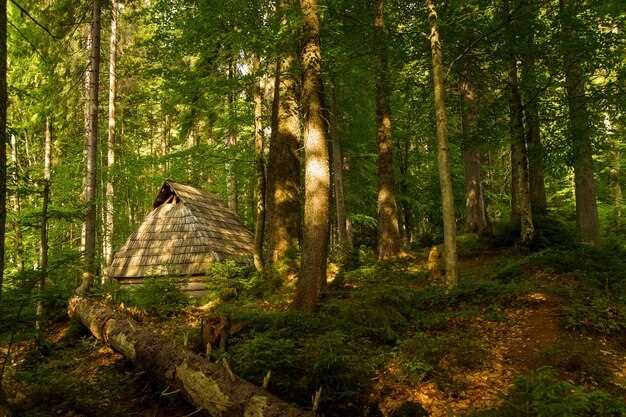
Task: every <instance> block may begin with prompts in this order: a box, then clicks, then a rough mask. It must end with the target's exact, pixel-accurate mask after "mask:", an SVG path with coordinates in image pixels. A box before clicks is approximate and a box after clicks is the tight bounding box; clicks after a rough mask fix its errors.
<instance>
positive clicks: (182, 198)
mask: <svg viewBox="0 0 626 417" xmlns="http://www.w3.org/2000/svg"><path fill="white" fill-rule="evenodd" d="M253 242H254V239H253V237H252V234H251V233H250V232H249V231H248V230H247V229H246V227H245V226H244V225H243V224H242V223H241V221H240V220H239V218H238V216H237V214H236V213H234V212H233V211H231V210H230V209H229V208H228V207H227V206H226V204H224V203H223V202H222V201H221V200H220V199H219V198H217V197H216V196H214V195H212V194H209V193H205V192H203V191H200V190H198V189H197V188H194V187H190V186H188V185H183V184H179V183H176V182H174V181H170V180H168V181H165V183H164V184H163V186H162V187H161V190H160V192H159V195H158V196H157V198H156V200H155V201H154V205H153V210H152V212H150V214H148V216H146V218H145V220H144V221H143V223H142V224H141V226H139V229H138V230H137V231H136V232H134V233H133V234H132V235H131V236H130V237H129V238H128V240H127V241H126V243H125V244H124V246H122V247H121V248H120V250H119V251H118V252H117V253H116V254H115V256H114V257H113V261H112V262H111V265H110V266H109V269H108V275H109V277H112V278H115V279H116V280H118V281H119V283H120V284H121V285H122V286H128V285H133V284H140V283H142V281H143V279H145V278H147V277H163V276H167V277H172V279H179V280H180V281H181V282H183V283H184V285H183V288H184V290H185V291H187V292H188V293H190V294H191V295H202V294H203V293H204V291H205V290H206V285H205V284H204V278H203V275H204V274H205V273H206V271H207V269H208V267H209V266H210V265H211V264H212V263H214V262H218V261H223V260H227V259H234V260H245V259H249V258H250V257H251V256H252V255H253V253H254V243H253Z"/></svg>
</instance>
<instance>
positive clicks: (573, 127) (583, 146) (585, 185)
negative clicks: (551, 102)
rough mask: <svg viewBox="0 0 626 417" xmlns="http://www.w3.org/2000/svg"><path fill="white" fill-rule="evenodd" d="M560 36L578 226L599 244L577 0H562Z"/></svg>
mask: <svg viewBox="0 0 626 417" xmlns="http://www.w3.org/2000/svg"><path fill="white" fill-rule="evenodd" d="M559 4H560V13H561V22H562V23H561V31H562V33H561V35H562V38H563V42H562V50H563V62H564V65H565V68H564V69H565V87H566V91H567V105H568V109H569V136H570V140H571V142H572V147H573V150H574V181H575V184H576V189H575V194H576V228H577V231H578V239H579V241H580V242H582V243H587V244H590V245H598V244H599V243H600V231H599V228H600V226H599V220H598V207H597V203H596V185H595V180H594V176H593V174H594V173H593V158H592V156H593V148H592V145H591V123H590V120H589V111H588V110H587V97H586V94H585V77H584V75H583V71H582V68H581V65H580V62H581V60H582V59H583V56H582V53H583V51H584V49H583V48H581V47H580V44H579V42H578V34H577V33H576V21H575V19H576V12H577V10H578V6H579V1H578V0H560V3H559Z"/></svg>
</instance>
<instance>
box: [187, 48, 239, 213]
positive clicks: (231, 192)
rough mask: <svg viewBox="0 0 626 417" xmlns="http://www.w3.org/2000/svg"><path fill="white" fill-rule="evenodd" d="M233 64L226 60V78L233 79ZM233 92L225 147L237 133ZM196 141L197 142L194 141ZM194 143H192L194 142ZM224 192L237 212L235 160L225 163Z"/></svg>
mask: <svg viewBox="0 0 626 417" xmlns="http://www.w3.org/2000/svg"><path fill="white" fill-rule="evenodd" d="M235 71H236V69H235V65H234V63H233V58H232V57H231V58H230V59H229V61H228V79H229V80H233V79H234V78H235ZM235 112H236V110H235V94H234V92H232V91H231V92H229V93H228V116H229V118H230V120H229V121H228V134H227V136H226V147H228V148H232V147H234V146H235V145H236V144H237V134H236V132H235V127H234V124H235V121H234V119H235V116H236V115H235ZM196 143H197V142H196ZM196 143H194V145H195V144H196ZM226 176H227V178H226V194H227V195H228V208H229V209H231V210H232V211H234V212H235V213H238V212H239V192H238V187H237V174H236V173H235V162H234V161H228V162H227V163H226Z"/></svg>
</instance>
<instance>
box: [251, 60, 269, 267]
mask: <svg viewBox="0 0 626 417" xmlns="http://www.w3.org/2000/svg"><path fill="white" fill-rule="evenodd" d="M260 66H261V60H260V59H259V56H258V55H255V56H254V62H253V67H254V71H255V72H258V71H259V69H260ZM254 151H255V175H256V198H255V200H256V221H255V224H254V266H255V268H256V270H257V271H259V272H261V271H263V269H264V268H265V256H264V253H263V243H264V241H265V187H266V179H265V158H264V152H265V150H264V143H263V96H262V94H261V77H260V76H259V79H258V80H257V81H255V83H254Z"/></svg>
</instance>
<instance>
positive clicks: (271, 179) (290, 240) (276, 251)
mask: <svg viewBox="0 0 626 417" xmlns="http://www.w3.org/2000/svg"><path fill="white" fill-rule="evenodd" d="M279 6H280V7H279V8H278V9H279V10H278V13H285V10H286V9H287V7H290V6H291V0H279ZM284 19H286V18H284ZM284 19H283V26H286V21H285V20H284ZM284 50H285V52H284V53H283V54H282V55H281V56H279V58H278V61H277V64H276V78H275V85H274V106H273V107H274V108H273V111H272V113H273V114H272V136H271V138H270V149H269V158H268V159H269V161H268V167H267V168H268V172H267V192H268V196H267V197H268V198H267V211H268V226H269V227H268V229H269V254H270V260H271V262H278V261H281V260H283V259H284V257H285V255H286V254H287V252H288V251H290V250H293V249H297V248H298V238H299V234H300V197H299V192H300V159H299V156H298V147H299V142H300V118H299V112H298V99H297V93H296V78H295V76H294V74H293V66H294V64H295V63H296V57H295V54H294V53H293V52H292V51H291V49H290V46H287V47H285V48H284Z"/></svg>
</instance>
